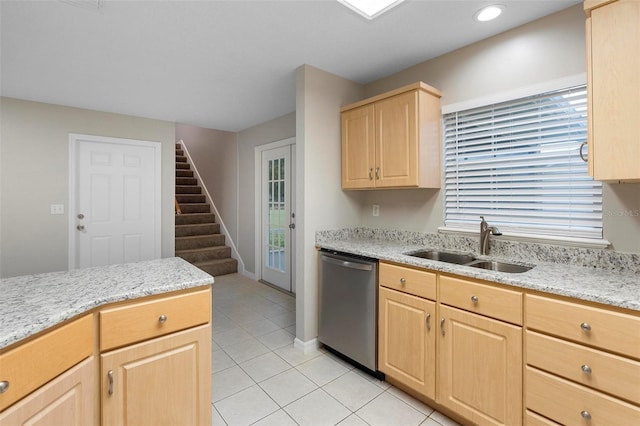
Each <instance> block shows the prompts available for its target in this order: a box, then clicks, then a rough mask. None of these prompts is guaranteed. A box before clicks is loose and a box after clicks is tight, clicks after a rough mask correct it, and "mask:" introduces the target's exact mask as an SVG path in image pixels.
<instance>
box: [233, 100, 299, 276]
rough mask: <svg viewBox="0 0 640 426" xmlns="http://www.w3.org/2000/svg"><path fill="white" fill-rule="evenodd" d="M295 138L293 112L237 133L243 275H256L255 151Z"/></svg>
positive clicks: (240, 245) (239, 247) (239, 246)
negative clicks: (264, 146) (260, 147)
mask: <svg viewBox="0 0 640 426" xmlns="http://www.w3.org/2000/svg"><path fill="white" fill-rule="evenodd" d="M295 135H296V113H295V112H292V113H289V114H287V115H283V116H282V117H278V118H276V119H273V120H271V121H268V122H266V123H262V124H259V125H257V126H254V127H250V128H248V129H245V130H242V131H240V132H239V133H238V170H239V176H238V188H239V191H238V241H237V243H236V245H237V248H238V252H239V253H240V257H242V260H243V261H244V265H245V272H247V273H248V275H254V274H255V272H256V271H255V261H256V260H255V257H256V256H255V239H256V230H255V205H256V200H255V148H256V147H257V146H260V145H266V144H268V143H271V142H276V141H280V140H283V139H289V138H292V137H295Z"/></svg>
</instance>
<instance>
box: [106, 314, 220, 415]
mask: <svg viewBox="0 0 640 426" xmlns="http://www.w3.org/2000/svg"><path fill="white" fill-rule="evenodd" d="M100 362H101V378H102V379H101V383H102V385H101V395H102V397H101V401H102V424H103V425H153V426H160V425H177V424H184V425H205V424H207V425H208V424H211V401H210V398H209V395H210V389H211V374H210V368H211V327H210V326H209V325H203V326H199V327H195V328H191V329H188V330H185V331H181V332H177V333H173V334H169V335H167V336H163V337H159V338H156V339H152V340H148V341H145V342H142V343H138V344H134V345H130V346H127V347H124V348H122V349H117V350H114V351H110V352H106V353H104V354H102V355H101V356H100Z"/></svg>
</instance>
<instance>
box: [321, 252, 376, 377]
mask: <svg viewBox="0 0 640 426" xmlns="http://www.w3.org/2000/svg"><path fill="white" fill-rule="evenodd" d="M319 269H320V274H319V278H320V280H319V282H320V285H319V287H320V288H319V306H320V308H319V311H320V314H319V318H318V320H319V321H318V340H319V341H320V342H321V343H323V344H324V345H325V346H326V347H327V349H329V350H330V351H332V352H334V353H337V354H338V355H341V356H342V357H343V358H347V360H349V361H352V362H353V361H355V364H356V365H357V366H359V367H360V368H363V369H364V370H367V371H368V372H369V373H371V374H373V375H375V376H376V377H378V378H383V377H384V375H383V374H382V373H380V372H379V371H378V363H377V361H378V357H377V352H378V345H377V342H378V340H377V336H378V327H377V325H378V316H377V312H378V260H377V259H370V258H366V257H361V256H355V255H351V254H346V253H340V252H334V251H324V250H323V251H321V252H320V256H319Z"/></svg>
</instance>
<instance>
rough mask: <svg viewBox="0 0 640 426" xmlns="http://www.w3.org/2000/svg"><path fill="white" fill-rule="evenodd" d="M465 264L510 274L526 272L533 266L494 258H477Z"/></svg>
mask: <svg viewBox="0 0 640 426" xmlns="http://www.w3.org/2000/svg"><path fill="white" fill-rule="evenodd" d="M466 266H471V267H472V268H480V269H487V270H490V271H498V272H508V273H512V274H516V273H520V272H527V271H528V270H530V269H531V268H533V266H525V265H516V264H515V263H506V262H498V261H496V260H478V261H476V262H472V263H470V264H468V265H466Z"/></svg>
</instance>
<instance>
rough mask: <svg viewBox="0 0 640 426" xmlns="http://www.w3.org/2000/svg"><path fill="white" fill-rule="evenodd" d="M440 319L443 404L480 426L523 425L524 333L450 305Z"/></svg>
mask: <svg viewBox="0 0 640 426" xmlns="http://www.w3.org/2000/svg"><path fill="white" fill-rule="evenodd" d="M440 318H441V320H443V321H444V323H442V327H441V329H440V331H441V336H440V343H439V351H438V353H439V357H438V362H439V367H438V373H439V392H438V402H439V403H440V404H442V405H444V406H445V407H447V408H450V409H452V410H454V411H455V412H457V413H459V414H460V415H462V416H463V417H465V418H467V419H469V420H471V421H472V422H474V423H475V424H478V425H520V424H522V329H521V328H520V327H517V326H513V325H510V324H507V323H503V322H501V321H496V320H493V319H490V318H485V317H482V316H480V315H475V314H471V313H468V312H465V311H461V310H459V309H455V308H451V307H448V306H444V305H440ZM442 331H444V334H443V335H442Z"/></svg>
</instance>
